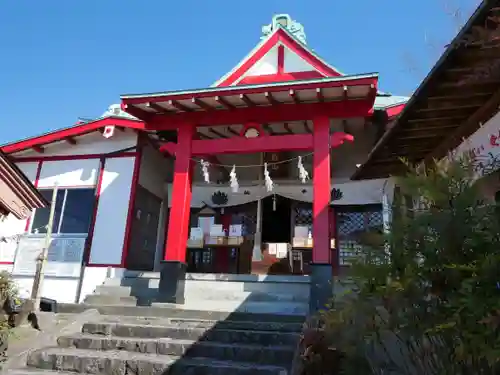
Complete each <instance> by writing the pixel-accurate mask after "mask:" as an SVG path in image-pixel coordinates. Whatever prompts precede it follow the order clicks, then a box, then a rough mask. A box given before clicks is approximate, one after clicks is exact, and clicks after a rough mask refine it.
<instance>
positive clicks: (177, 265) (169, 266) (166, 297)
mask: <svg viewBox="0 0 500 375" xmlns="http://www.w3.org/2000/svg"><path fill="white" fill-rule="evenodd" d="M160 267H161V269H160V286H159V288H158V299H157V300H158V302H164V303H179V304H183V303H184V284H185V280H186V268H187V267H186V263H182V262H178V261H161V262H160Z"/></svg>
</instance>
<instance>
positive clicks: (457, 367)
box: [323, 157, 500, 375]
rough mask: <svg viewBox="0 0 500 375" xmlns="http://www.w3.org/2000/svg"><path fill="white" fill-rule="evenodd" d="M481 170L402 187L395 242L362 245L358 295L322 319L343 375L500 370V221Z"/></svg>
mask: <svg viewBox="0 0 500 375" xmlns="http://www.w3.org/2000/svg"><path fill="white" fill-rule="evenodd" d="M475 166H476V164H475V162H474V160H473V159H472V158H468V157H464V158H462V159H460V160H454V161H446V162H441V163H437V162H436V163H434V165H432V167H430V168H420V169H412V170H411V172H410V173H409V174H408V175H407V176H405V177H404V178H401V179H400V180H399V181H398V186H399V187H400V193H401V194H397V196H396V197H395V200H394V207H393V210H392V223H391V228H390V230H389V233H388V234H381V233H378V234H377V233H375V234H372V235H371V236H367V237H366V238H365V241H367V242H368V243H367V245H368V246H367V249H369V250H368V251H367V252H366V254H365V257H364V258H363V260H362V261H360V262H358V263H357V264H356V265H355V266H353V276H352V279H351V287H352V290H353V291H354V292H351V293H348V294H346V295H344V296H342V298H340V299H339V300H337V301H336V303H335V304H333V305H332V306H330V308H329V309H328V310H327V311H325V312H324V316H323V318H324V321H325V324H326V327H325V330H326V332H327V333H328V336H329V337H330V339H331V340H332V342H333V344H334V345H335V346H336V347H337V348H339V349H342V350H343V351H344V352H345V353H346V356H345V357H346V359H345V360H344V371H345V372H346V373H353V374H354V373H355V374H362V373H363V372H361V371H360V370H359V368H360V366H364V367H367V368H370V371H368V372H366V371H365V372H364V373H373V374H388V373H394V374H420V375H427V374H440V375H441V374H450V375H451V374H453V375H456V374H494V373H497V372H495V370H496V371H499V370H500V366H499V363H498V362H499V361H500V251H499V250H500V224H499V220H500V214H499V210H498V208H497V206H496V205H495V204H494V202H487V201H485V200H483V199H482V195H481V191H480V187H479V184H477V183H476V177H477V170H476V168H475Z"/></svg>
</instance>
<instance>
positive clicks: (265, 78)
mask: <svg viewBox="0 0 500 375" xmlns="http://www.w3.org/2000/svg"><path fill="white" fill-rule="evenodd" d="M278 68H279V66H278ZM322 77H324V76H323V75H322V74H321V73H319V72H317V71H315V70H312V71H309V72H287V73H278V74H263V75H260V76H248V77H245V78H243V79H242V80H241V81H239V82H238V85H258V84H260V83H274V82H286V81H300V80H306V79H315V78H322Z"/></svg>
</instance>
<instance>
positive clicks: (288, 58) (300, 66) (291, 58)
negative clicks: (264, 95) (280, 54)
mask: <svg viewBox="0 0 500 375" xmlns="http://www.w3.org/2000/svg"><path fill="white" fill-rule="evenodd" d="M284 47H285V61H284V64H283V70H284V71H285V73H293V72H310V71H316V69H315V68H314V67H313V66H312V65H311V64H309V63H308V62H307V61H306V60H304V59H303V58H302V57H300V56H299V55H297V54H296V53H295V52H293V51H292V50H291V49H289V48H288V47H287V46H284Z"/></svg>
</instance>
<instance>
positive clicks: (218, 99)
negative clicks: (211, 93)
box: [214, 96, 236, 109]
mask: <svg viewBox="0 0 500 375" xmlns="http://www.w3.org/2000/svg"><path fill="white" fill-rule="evenodd" d="M214 99H215V101H216V102H217V103H219V104H220V105H221V106H223V107H224V108H225V109H235V108H236V106H234V105H233V104H231V103H229V102H228V101H227V99H226V98H224V97H223V96H216V97H215V98H214Z"/></svg>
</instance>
